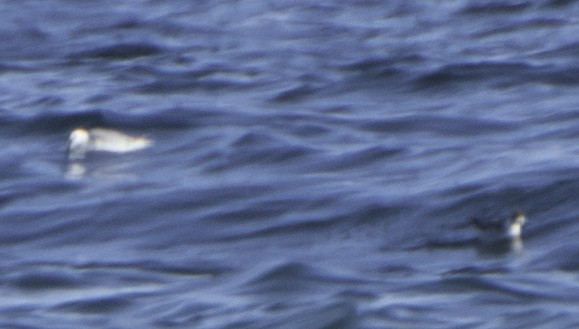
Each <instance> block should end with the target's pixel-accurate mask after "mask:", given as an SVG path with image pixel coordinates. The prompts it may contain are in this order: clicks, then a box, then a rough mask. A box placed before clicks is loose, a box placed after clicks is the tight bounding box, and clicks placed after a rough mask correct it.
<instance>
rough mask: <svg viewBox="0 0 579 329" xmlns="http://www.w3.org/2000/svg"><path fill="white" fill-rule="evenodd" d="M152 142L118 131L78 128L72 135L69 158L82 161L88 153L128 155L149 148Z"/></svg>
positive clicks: (69, 141)
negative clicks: (99, 152)
mask: <svg viewBox="0 0 579 329" xmlns="http://www.w3.org/2000/svg"><path fill="white" fill-rule="evenodd" d="M151 144H152V141H151V140H150V139H149V138H146V137H142V136H139V137H134V136H129V135H126V134H124V133H121V132H119V131H116V130H111V129H104V128H93V129H84V128H77V129H75V130H73V131H72V132H71V133H70V137H69V140H68V156H69V158H70V159H82V158H84V157H85V156H86V154H87V153H88V152H91V151H101V152H114V153H127V152H133V151H138V150H142V149H144V148H147V147H149V146H150V145H151Z"/></svg>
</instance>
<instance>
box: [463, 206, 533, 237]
mask: <svg viewBox="0 0 579 329" xmlns="http://www.w3.org/2000/svg"><path fill="white" fill-rule="evenodd" d="M526 221H527V216H526V215H525V213H524V212H523V211H522V210H520V209H517V210H515V211H514V212H513V214H512V215H511V217H510V218H502V219H491V220H483V219H481V218H473V220H472V224H473V225H474V226H475V227H476V228H477V229H478V230H479V231H480V232H481V233H483V237H484V238H485V239H486V240H489V239H490V240H499V239H520V238H521V233H522V230H523V225H524V224H525V222H526Z"/></svg>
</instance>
